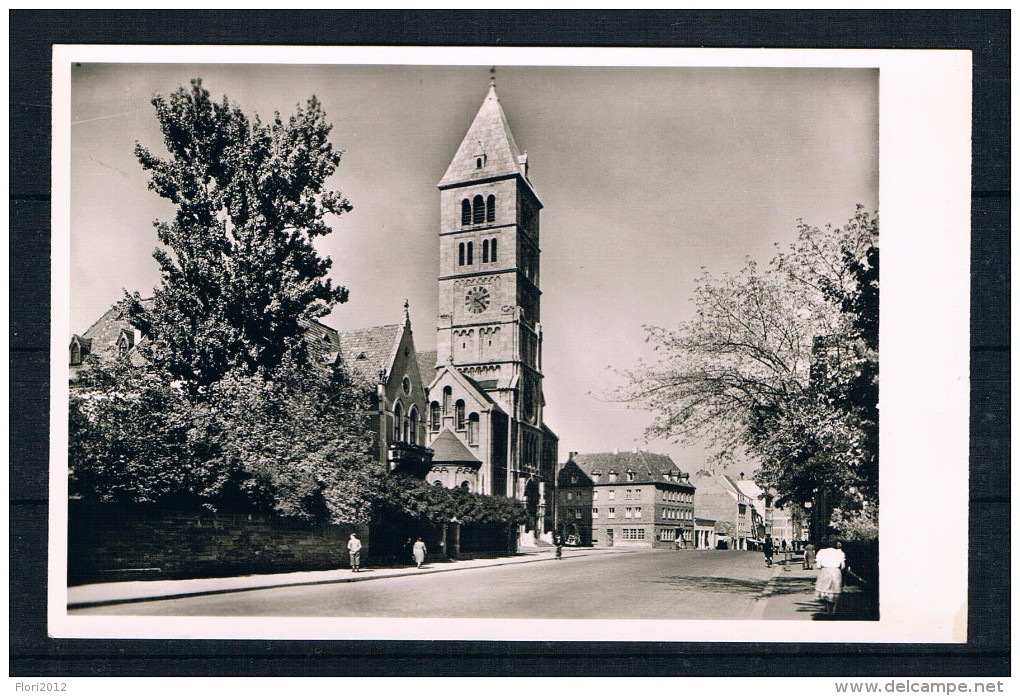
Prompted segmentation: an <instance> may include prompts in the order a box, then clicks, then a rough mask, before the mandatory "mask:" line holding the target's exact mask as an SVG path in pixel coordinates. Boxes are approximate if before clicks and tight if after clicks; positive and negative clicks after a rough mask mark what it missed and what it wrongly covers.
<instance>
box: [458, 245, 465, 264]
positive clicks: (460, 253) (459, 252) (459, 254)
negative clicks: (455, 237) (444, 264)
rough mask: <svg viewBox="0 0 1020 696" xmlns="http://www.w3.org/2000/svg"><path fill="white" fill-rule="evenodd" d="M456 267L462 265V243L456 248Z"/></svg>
mask: <svg viewBox="0 0 1020 696" xmlns="http://www.w3.org/2000/svg"><path fill="white" fill-rule="evenodd" d="M457 265H458V266H463V265H464V242H461V243H460V245H459V246H458V248H457Z"/></svg>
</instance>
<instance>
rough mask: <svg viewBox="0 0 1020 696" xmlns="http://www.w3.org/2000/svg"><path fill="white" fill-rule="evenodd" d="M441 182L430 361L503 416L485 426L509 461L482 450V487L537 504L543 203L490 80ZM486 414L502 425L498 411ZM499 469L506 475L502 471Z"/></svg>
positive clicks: (541, 473)
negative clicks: (485, 472)
mask: <svg viewBox="0 0 1020 696" xmlns="http://www.w3.org/2000/svg"><path fill="white" fill-rule="evenodd" d="M438 187H439V191H440V203H441V211H442V212H441V215H440V230H439V245H440V255H439V258H440V262H439V265H440V268H439V321H438V338H437V356H436V361H437V363H439V365H440V366H443V365H446V366H450V367H452V368H455V369H456V371H457V372H459V373H460V374H461V375H463V377H465V378H467V380H468V381H469V382H470V383H472V385H473V386H474V387H475V388H476V389H478V390H479V391H481V392H484V395H485V396H486V397H487V398H488V399H489V400H491V401H492V402H493V404H494V405H496V406H498V408H497V409H496V410H498V411H501V412H502V413H503V414H505V416H506V419H507V421H508V422H507V432H506V433H505V435H504V436H500V434H499V433H492V434H491V435H492V438H491V442H493V443H500V444H501V445H502V446H503V447H505V448H506V456H505V461H504V462H500V460H502V459H503V456H502V455H501V453H499V452H492V453H486V452H484V451H483V452H480V453H479V459H481V460H482V461H483V462H486V463H487V464H488V465H489V466H488V468H489V469H490V476H489V478H490V479H491V483H490V485H487V486H483V488H487V489H489V490H484V491H483V492H491V493H495V494H505V495H508V496H510V497H516V498H519V499H521V500H525V501H526V502H528V504H529V507H536V508H539V507H543V506H542V504H541V502H540V499H541V498H544V495H541V493H544V485H542V484H543V482H544V481H551V476H552V472H553V469H554V467H555V461H556V436H555V435H554V434H553V433H552V432H551V431H550V430H548V428H546V427H545V426H544V424H543V414H542V410H543V407H544V399H543V396H542V379H543V376H542V324H541V320H542V317H541V295H542V293H541V290H540V276H539V254H540V249H539V243H540V237H539V211H540V210H541V209H542V203H541V201H540V200H539V198H538V195H537V194H536V192H535V189H534V187H533V186H532V183H531V180H530V179H529V177H528V156H527V153H522V152H521V151H520V150H519V149H518V147H517V144H516V142H515V141H514V137H513V134H512V133H511V132H510V127H509V125H508V123H507V119H506V115H505V114H504V112H503V108H502V106H501V105H500V102H499V97H498V96H497V94H496V86H495V81H494V80H493V82H492V84H490V86H489V92H488V95H487V96H486V97H485V100H484V101H483V102H482V105H481V108H480V109H479V110H478V113H477V115H476V116H475V118H474V121H473V122H472V123H471V126H470V128H469V129H468V132H467V135H465V136H464V139H463V141H462V142H461V144H460V147H459V148H458V149H457V153H456V154H455V155H454V157H453V160H452V161H451V162H450V166H449V167H448V169H447V170H446V174H445V175H444V176H443V178H442V180H441V181H440V182H439V185H438ZM432 398H435V397H432ZM490 422H491V423H493V427H494V428H498V427H500V426H499V419H498V418H496V419H490ZM486 455H488V456H486ZM503 466H505V467H506V472H505V474H504V472H503V470H502V467H503ZM546 469H548V472H547V471H546ZM547 475H548V478H547ZM503 477H505V483H504V482H503V481H500V480H498V479H500V478H503ZM550 486H551V484H550ZM540 489H541V490H540ZM550 493H551V489H550ZM532 499H535V500H537V501H539V502H535V503H534V504H532V502H531V501H532ZM550 507H551V506H550ZM550 513H551V511H550ZM535 514H537V515H539V516H541V515H542V511H540V510H538V509H536V510H535ZM539 526H541V525H539Z"/></svg>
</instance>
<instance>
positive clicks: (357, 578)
mask: <svg viewBox="0 0 1020 696" xmlns="http://www.w3.org/2000/svg"><path fill="white" fill-rule="evenodd" d="M632 550H633V549H628V548H625V547H624V548H610V549H596V548H576V549H575V548H569V549H564V550H563V558H564V559H568V558H576V557H579V556H591V555H605V554H612V553H628V552H631V551H632ZM552 560H555V550H554V549H553V548H551V547H550V548H545V547H539V548H528V549H527V550H523V551H521V552H520V553H519V554H518V555H516V556H506V557H502V558H476V559H473V560H469V561H446V562H442V563H429V564H426V565H424V566H422V568H421V569H418V568H414V567H404V568H363V569H362V570H361V571H360V572H358V573H353V572H351V570H350V568H344V569H339V570H318V571H307V572H296V573H277V574H272V575H244V576H240V577H228V578H196V579H191V580H136V581H129V582H106V583H97V584H93V585H78V586H75V587H69V588H67V607H68V609H74V608H79V607H90V606H91V607H94V606H103V605H107V604H124V603H128V602H145V601H148V600H153V599H171V598H178V597H195V596H199V595H212V594H222V593H226V592H243V591H246V590H263V589H268V588H271V587H288V586H295V585H323V584H328V583H342V582H365V581H367V580H381V579H383V578H394V577H403V576H405V575H426V574H430V573H446V572H449V571H453V570H470V569H472V568H489V567H492V566H502V565H510V564H514V563H536V562H540V561H552Z"/></svg>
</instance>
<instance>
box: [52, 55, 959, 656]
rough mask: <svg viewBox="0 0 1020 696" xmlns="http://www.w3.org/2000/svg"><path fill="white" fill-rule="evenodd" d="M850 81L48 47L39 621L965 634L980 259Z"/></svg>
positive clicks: (809, 61)
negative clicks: (942, 491) (43, 561)
mask: <svg viewBox="0 0 1020 696" xmlns="http://www.w3.org/2000/svg"><path fill="white" fill-rule="evenodd" d="M839 53H840V55H839V56H835V57H834V56H831V55H826V56H822V55H820V54H819V52H810V51H805V52H802V53H801V54H799V56H798V59H797V60H789V59H788V57H787V56H780V55H778V54H777V53H766V54H764V55H763V54H761V53H759V54H757V55H755V56H751V55H748V53H747V52H740V51H737V52H725V51H716V52H713V51H698V52H695V53H694V54H693V55H687V54H680V55H678V54H670V55H668V56H665V58H666V59H665V60H662V58H663V56H662V55H661V54H659V55H656V54H655V52H650V53H649V52H645V53H641V54H640V55H636V56H630V57H628V58H627V59H626V60H620V55H619V54H614V55H598V56H596V57H595V58H592V56H590V55H587V54H577V53H574V54H572V53H570V52H563V53H556V52H552V53H551V54H549V53H546V54H541V53H540V52H539V54H538V55H536V54H528V53H521V52H514V51H512V50H511V51H506V52H499V51H489V52H488V53H486V52H485V51H477V52H475V54H472V55H468V54H465V53H457V52H454V53H446V54H444V53H443V52H442V51H439V50H435V51H430V50H428V49H421V50H419V51H417V52H415V53H414V55H411V56H409V57H407V59H399V58H398V59H394V58H386V59H381V58H380V56H381V55H383V54H382V53H380V52H378V51H373V50H371V49H368V48H365V49H361V50H360V52H359V51H355V50H348V51H347V52H345V53H343V54H341V55H336V54H331V56H330V59H329V60H324V59H323V58H322V55H321V53H314V54H307V53H302V52H301V50H299V49H291V50H290V51H289V52H287V53H286V54H285V55H282V56H281V55H277V54H272V53H267V54H260V53H258V52H257V51H255V50H254V49H252V51H251V53H250V54H249V55H246V56H245V58H244V59H243V60H240V59H238V56H239V55H240V54H239V53H233V54H228V55H224V54H222V53H217V54H215V55H213V56H211V57H210V58H209V59H208V60H205V59H200V58H199V56H201V54H202V52H201V51H197V50H196V51H195V52H189V51H177V52H176V53H172V52H171V51H169V50H167V49H162V50H160V51H157V52H155V53H154V54H151V55H146V56H143V57H142V58H138V59H134V58H133V57H132V55H131V54H130V52H129V50H128V49H116V48H111V47H106V48H103V47H98V48H97V49H96V50H94V51H90V50H89V47H67V51H66V53H64V54H58V57H57V59H56V65H55V80H57V78H58V77H60V76H63V78H64V81H63V82H62V83H61V84H62V89H63V90H64V91H63V96H64V97H65V99H66V101H64V102H60V101H58V102H57V103H58V104H61V103H63V104H64V105H65V106H66V107H67V118H66V120H65V121H63V122H62V123H60V124H58V123H57V119H56V118H55V122H54V147H55V151H58V152H59V153H60V155H59V156H63V157H64V159H62V160H59V161H61V162H62V163H63V165H64V167H65V168H64V169H62V170H61V174H57V173H56V170H55V175H54V176H55V179H54V180H55V184H54V186H55V194H56V195H55V197H56V198H57V199H58V200H59V199H60V191H58V190H57V187H58V180H59V181H60V182H65V183H60V184H59V186H66V189H64V190H63V193H64V194H66V204H67V205H66V209H65V211H64V214H63V215H57V214H56V213H55V216H54V220H55V233H54V239H55V247H54V248H55V254H54V268H55V269H56V268H60V267H61V264H65V263H66V267H64V272H63V274H62V275H61V274H58V273H55V274H54V300H53V306H54V338H53V341H54V350H53V355H52V374H53V375H54V383H53V386H52V388H53V395H54V398H53V409H54V416H53V422H52V423H51V427H52V428H53V431H54V433H55V434H57V435H58V437H57V439H55V440H54V442H59V443H60V445H61V446H60V447H57V446H54V448H53V452H52V454H51V456H52V468H51V475H52V480H51V489H52V490H53V491H55V496H54V499H57V496H59V498H60V499H62V500H66V508H65V507H63V506H57V505H54V506H52V508H53V509H51V523H53V524H52V525H51V545H50V564H51V565H50V579H51V587H50V630H51V633H53V634H54V635H62V636H68V637H75V636H77V637H93V638H101V637H154V638H157V637H162V638H192V637H202V638H236V637H266V638H279V637H286V638H291V637H297V638H326V637H329V638H337V637H342V638H387V639H394V638H401V637H404V636H407V637H413V638H464V639H490V640H491V639H498V640H514V639H518V638H520V639H537V638H549V639H554V640H571V639H577V638H579V637H582V636H583V637H585V638H595V639H599V638H602V639H608V638H612V639H614V640H648V639H656V640H680V641H682V640H693V639H695V638H696V639H698V640H710V641H712V640H715V641H735V640H744V639H750V638H753V639H755V640H765V641H770V640H775V641H805V640H809V641H816V642H827V641H849V642H853V641H864V640H877V641H883V640H886V641H890V640H896V641H901V642H911V641H926V642H959V641H964V640H966V628H965V627H966V623H965V621H966V564H965V563H964V564H963V565H962V566H961V567H959V568H957V569H956V570H946V571H945V572H944V573H942V574H941V575H940V577H938V578H935V579H933V578H932V577H930V571H927V570H923V569H918V568H917V567H916V566H914V565H913V561H914V559H915V558H916V554H917V553H918V552H919V551H920V549H918V548H917V545H918V544H921V545H924V544H929V543H935V544H945V545H946V547H947V551H946V553H947V555H948V556H949V557H959V556H960V555H961V554H962V555H965V554H966V540H967V530H966V524H965V523H966V512H967V504H966V500H965V499H964V500H963V501H962V507H961V506H960V505H958V504H956V503H954V504H951V505H945V506H943V507H942V510H943V512H945V514H946V515H947V516H955V518H954V519H957V520H958V521H959V522H960V523H961V526H960V527H959V528H956V527H954V526H953V525H954V523H953V522H949V523H947V524H945V525H940V526H939V529H938V539H937V540H934V541H929V540H928V535H929V534H930V530H929V529H928V528H927V527H923V526H922V527H921V528H916V527H914V526H912V523H911V522H910V520H911V519H913V518H915V517H916V516H917V515H918V514H920V510H921V508H920V507H918V506H919V502H918V500H917V499H914V496H915V495H916V496H918V497H923V496H924V495H927V494H929V493H930V491H931V489H932V484H931V478H932V477H937V478H938V479H939V480H940V481H941V482H942V484H943V485H945V486H948V487H952V486H954V485H956V484H958V483H959V482H961V481H962V485H963V487H964V488H965V487H966V473H967V469H966V467H967V462H966V429H965V427H966V424H965V423H964V424H963V428H964V429H963V431H962V432H963V433H964V437H963V439H962V441H960V440H959V439H958V438H956V437H955V435H956V431H954V430H953V428H952V427H948V426H946V427H945V428H943V429H942V430H941V435H942V436H944V437H945V441H939V440H940V438H939V437H938V436H933V437H931V439H930V440H929V441H928V442H924V443H918V442H916V441H915V440H914V439H913V438H912V437H911V438H905V437H904V434H905V433H916V432H918V426H917V425H916V424H915V425H913V426H910V425H909V424H910V422H911V419H912V418H915V417H916V418H923V417H925V416H926V413H927V415H928V416H931V418H930V419H929V420H926V422H925V425H924V426H923V428H921V430H925V429H927V428H929V427H932V426H939V423H943V424H944V423H945V422H948V420H949V419H951V418H952V417H954V416H955V415H958V414H959V413H960V411H959V410H958V409H960V408H963V409H965V408H966V388H967V383H966V362H965V355H964V362H963V363H962V365H957V364H953V363H945V362H942V363H941V367H942V369H946V370H948V373H947V374H946V375H944V376H945V377H947V379H946V380H942V379H941V378H940V379H936V380H932V382H933V384H932V385H931V389H932V392H931V393H929V394H928V397H929V398H928V399H927V400H925V399H923V398H922V399H921V401H917V399H918V398H919V397H924V394H923V393H922V394H918V393H914V394H912V395H911V397H910V398H909V399H907V398H906V395H905V394H904V390H903V388H902V385H903V384H904V380H907V381H908V382H909V381H910V380H911V379H913V378H914V375H915V374H916V373H913V374H911V371H912V370H913V371H921V370H925V369H928V367H930V365H928V364H926V363H925V360H941V359H942V358H944V357H945V355H944V354H943V355H942V356H941V357H940V356H939V355H935V354H934V353H932V354H928V355H926V356H918V355H915V354H914V353H915V352H916V350H917V346H916V343H915V342H916V340H917V339H916V335H914V334H912V331H913V330H914V328H916V326H915V325H914V324H912V319H911V311H910V307H911V304H912V302H914V300H915V299H916V295H915V293H918V292H921V291H927V290H929V289H930V288H929V286H930V285H931V284H932V283H933V280H932V279H931V278H930V277H929V278H927V279H925V278H924V276H925V269H924V268H921V267H920V265H915V263H916V256H917V254H922V255H934V257H935V258H934V260H933V262H932V265H931V266H929V267H928V268H929V269H930V268H937V267H939V264H946V265H947V267H949V266H951V265H952V263H953V261H952V259H953V258H954V256H955V253H956V251H955V250H958V249H959V248H961V247H960V243H961V242H962V243H963V244H964V245H965V244H966V241H967V237H966V233H965V230H964V231H963V232H962V233H961V236H960V237H959V238H958V239H956V240H953V239H945V240H944V243H943V244H942V245H941V248H939V249H937V250H935V251H932V249H931V247H932V246H936V245H934V244H931V240H932V238H933V237H934V238H935V239H940V238H939V237H938V236H937V235H938V234H939V230H938V229H933V228H931V227H927V228H925V229H924V230H922V229H920V228H919V226H918V225H917V224H914V223H912V222H909V221H908V222H906V224H905V222H904V219H905V216H908V215H909V210H908V209H907V208H905V207H904V206H903V205H902V204H901V201H902V200H903V197H904V196H907V197H909V195H912V194H916V191H915V190H914V186H915V185H916V184H917V179H916V178H912V179H911V180H910V181H906V182H905V181H904V178H903V176H902V170H899V169H897V168H896V167H897V166H898V165H896V164H895V159H896V157H897V155H899V156H900V157H901V158H902V154H903V153H902V152H897V144H898V143H899V144H900V145H901V149H906V148H907V146H906V145H902V142H904V141H898V140H896V139H894V138H889V137H888V134H889V133H896V132H899V131H900V130H903V129H904V128H906V129H910V128H912V127H913V126H910V125H905V124H904V123H903V122H902V121H897V120H896V116H895V112H893V111H891V110H890V109H891V107H892V104H891V103H892V102H895V101H897V99H899V100H900V101H903V100H906V101H910V100H911V99H913V97H911V96H910V94H909V89H908V88H905V87H904V88H902V89H901V90H899V91H896V92H893V90H891V89H890V86H891V85H896V86H898V87H899V86H901V85H902V84H904V83H907V84H909V83H910V79H909V77H908V78H903V75H904V74H905V73H906V74H908V75H909V71H908V70H903V69H900V70H899V72H898V73H897V67H896V66H895V65H893V66H891V67H890V66H888V64H885V66H884V67H883V66H881V65H880V63H881V62H882V61H881V60H879V58H878V57H877V56H868V55H866V54H867V52H853V51H850V52H839ZM171 55H173V57H171ZM61 59H65V60H66V62H63V63H61ZM882 60H885V58H882ZM179 61H187V62H179ZM887 70H888V71H889V72H888V73H887V72H886V71H887ZM933 70H934V72H935V73H941V72H943V71H948V74H949V77H950V79H951V81H953V82H952V85H954V86H957V85H966V84H967V81H966V75H965V73H966V70H967V64H966V61H964V60H959V56H956V57H953V56H948V57H946V60H945V61H944V64H940V65H937V66H936V67H935V68H934V69H933ZM890 75H891V76H896V75H899V76H900V78H899V79H900V81H899V82H894V81H893V80H892V79H891V78H890ZM961 76H962V77H961ZM55 84H56V82H55ZM914 88H915V89H917V90H918V91H923V90H925V89H927V84H926V83H923V82H922V83H921V84H920V85H915V87H914ZM929 92H930V90H929ZM926 94H928V97H927V98H932V97H931V96H930V94H929V93H926ZM960 105H961V106H960V107H959V108H958V109H954V108H947V109H945V113H944V114H943V118H944V120H945V124H948V125H945V124H944V123H942V122H938V121H937V120H935V121H933V122H932V123H929V124H926V125H929V126H930V127H931V128H933V129H936V130H938V129H944V130H945V132H948V133H951V134H954V135H959V134H960V133H963V134H964V135H965V130H964V131H960V130H959V128H958V123H963V124H964V125H965V126H968V125H969V121H968V119H969V112H968V111H967V109H966V105H965V104H964V102H962V101H961V102H960ZM915 106H916V104H915ZM940 132H941V131H940ZM907 140H909V139H907ZM966 147H967V143H966V140H965V138H961V139H959V141H958V142H957V141H952V140H947V142H946V146H945V151H944V152H942V153H941V155H944V157H945V158H947V159H950V160H952V159H953V158H958V157H963V158H964V161H966V160H965V158H966V152H965V150H966ZM55 161H58V160H55ZM954 161H955V160H954ZM890 162H892V163H890ZM908 166H913V167H915V168H916V166H917V164H916V163H912V164H911V165H908ZM915 173H918V172H915ZM918 174H923V172H920V173H918ZM964 174H965V172H964ZM61 176H63V177H64V178H60V177H61ZM887 177H889V178H890V179H891V181H888V182H887V180H886V178H887ZM960 181H962V182H963V183H964V184H965V183H966V178H965V177H964V178H963V179H961V180H960ZM953 183H954V184H955V183H959V182H955V181H954V182H953ZM904 190H906V194H903V191H904ZM960 193H961V195H963V196H965V194H966V190H965V189H964V190H962V191H960ZM887 194H888V195H887ZM934 194H937V189H935V188H933V190H931V191H927V192H925V194H924V195H926V196H931V195H934ZM964 201H965V198H964ZM952 206H953V202H952V201H951V200H947V202H946V211H945V212H944V213H942V214H941V215H940V216H939V219H940V220H941V221H942V223H941V224H944V225H946V226H949V227H951V226H952V225H954V224H957V223H958V222H959V220H960V219H963V220H964V221H965V220H966V212H967V211H966V207H965V206H964V207H963V208H962V209H958V208H954V207H952ZM961 210H962V213H961V212H960V211H961ZM905 211H906V212H905ZM961 214H962V218H961ZM887 221H888V222H889V223H890V224H889V227H888V230H887V227H886V222H887ZM880 230H881V232H880ZM889 230H891V231H889ZM61 235H63V237H61ZM60 238H62V239H63V240H64V242H63V245H62V246H61V245H60V244H59V243H58V242H57V241H56V240H57V239H60ZM880 241H881V244H880ZM58 247H59V249H58ZM922 247H923V248H922ZM880 248H881V249H882V265H881V267H880V264H879V249H880ZM962 248H964V249H965V248H966V247H965V246H963V247H962ZM61 250H62V252H61ZM880 269H881V272H880ZM961 270H962V273H963V275H962V276H953V275H951V274H947V275H945V276H943V277H941V278H940V280H939V283H940V284H941V287H942V289H943V291H945V292H949V291H951V290H953V289H956V288H957V284H958V283H959V282H963V283H966V278H967V275H966V274H967V270H966V266H965V265H964V266H963V267H962V269H961ZM58 275H60V276H61V280H58ZM919 276H920V277H921V279H920V280H918V281H917V282H916V283H915V282H914V281H915V280H917V278H918V277H919ZM65 283H66V285H65ZM937 292H938V290H937V289H936V290H935V294H936V295H937ZM887 293H889V294H887ZM962 299H963V300H965V299H966V297H965V296H964V297H963V298H962ZM927 300H928V301H932V302H939V305H938V306H939V308H940V309H939V311H940V312H944V313H945V315H946V317H947V318H946V325H947V326H949V327H951V326H954V325H956V324H954V322H957V323H958V322H963V325H964V326H965V323H966V318H967V317H966V309H965V308H966V305H965V302H964V304H963V312H962V314H961V313H960V311H959V310H960V301H959V300H960V298H956V297H951V298H949V299H948V301H946V302H940V300H939V298H938V297H936V296H929V297H928V298H927ZM880 307H881V311H880ZM912 327H913V328H912ZM880 337H881V340H880ZM962 338H963V339H964V341H965V339H966V336H963V337H962ZM58 344H59V345H60V351H59V352H58V350H57V348H56V346H57V345H58ZM947 345H948V346H949V347H948V348H947V349H946V350H948V351H949V352H950V353H952V351H953V350H955V348H956V347H958V346H956V345H955V344H954V343H953V342H952V340H950V341H947ZM937 352H938V351H935V353H937ZM953 355H955V353H953ZM951 357H952V356H951ZM958 367H962V369H963V370H964V372H963V373H962V374H960V375H959V379H957V377H956V375H955V373H954V372H953V370H955V369H957V368H958ZM57 375H62V378H61V380H60V381H58V380H57V377H56V376H57ZM880 377H881V379H880ZM960 380H962V381H960ZM943 381H946V382H948V383H949V384H950V386H949V390H948V391H940V390H941V389H942V387H941V386H938V385H936V384H934V383H939V384H941V383H942V382H943ZM954 389H955V390H957V391H953V390H954ZM961 389H962V390H963V392H962V393H963V401H962V402H960V401H958V400H957V397H958V396H959V393H960V392H959V390H961ZM880 397H881V406H882V411H881V413H882V418H881V419H880V417H879V405H880ZM895 419H898V421H899V422H906V423H908V427H907V428H905V429H904V430H895V429H891V428H889V427H888V425H889V423H890V422H897V420H895ZM61 423H62V424H63V426H61ZM61 427H62V428H63V429H62V430H61ZM934 432H939V431H933V433H932V434H934ZM61 438H62V439H61ZM905 439H907V440H909V442H907V443H905V442H904V440H905ZM904 448H906V450H907V452H908V455H907V458H904V456H903V455H904ZM960 452H962V456H963V459H962V461H961V460H960V457H959V455H960ZM880 453H881V455H882V456H881V457H880ZM919 458H923V459H924V461H925V463H926V468H925V470H923V471H921V470H919V469H918V468H917V465H918V460H919ZM936 488H937V487H936ZM935 495H936V498H937V495H939V494H938V493H936V494H935ZM933 502H934V499H933V498H931V497H929V498H928V500H927V501H926V503H927V504H931V503H933ZM54 583H56V585H57V586H54ZM60 583H63V584H62V585H61V584H60ZM947 617H948V618H947ZM961 621H962V622H963V623H961Z"/></svg>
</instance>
